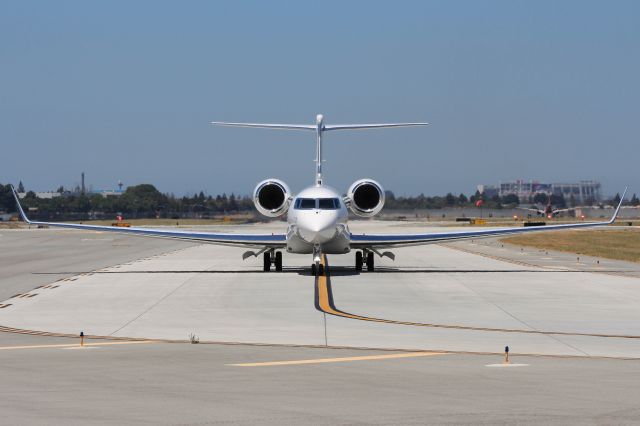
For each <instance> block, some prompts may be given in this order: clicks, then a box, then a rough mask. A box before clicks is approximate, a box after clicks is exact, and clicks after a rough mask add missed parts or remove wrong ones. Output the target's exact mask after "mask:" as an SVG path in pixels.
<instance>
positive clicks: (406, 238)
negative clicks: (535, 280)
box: [351, 188, 627, 248]
mask: <svg viewBox="0 0 640 426" xmlns="http://www.w3.org/2000/svg"><path fill="white" fill-rule="evenodd" d="M626 193H627V188H625V189H624V193H623V194H622V197H621V199H620V203H619V204H618V207H616V210H615V212H614V213H613V216H611V219H609V220H608V221H606V222H587V223H567V224H561V225H549V226H540V227H537V226H536V227H527V228H525V227H522V228H498V229H486V230H474V231H455V232H434V233H428V234H351V247H352V248H386V247H401V246H411V245H422V244H432V243H440V242H445V241H455V240H462V239H469V238H489V237H496V236H502V235H513V234H525V233H531V232H550V231H559V230H567V229H581V228H593V227H598V226H604V225H609V224H611V223H613V222H614V221H615V220H616V217H617V216H618V212H619V211H620V207H621V206H622V201H623V200H624V196H625V195H626Z"/></svg>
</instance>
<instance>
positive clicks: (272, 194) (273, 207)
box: [253, 179, 292, 217]
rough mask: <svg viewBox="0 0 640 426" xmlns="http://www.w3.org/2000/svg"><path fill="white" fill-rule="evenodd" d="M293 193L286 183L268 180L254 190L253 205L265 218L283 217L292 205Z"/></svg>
mask: <svg viewBox="0 0 640 426" xmlns="http://www.w3.org/2000/svg"><path fill="white" fill-rule="evenodd" d="M291 199H292V197H291V191H289V187H288V186H287V184H286V183H284V182H283V181H281V180H279V179H266V180H263V181H262V182H260V183H259V184H258V185H256V189H254V190H253V203H254V204H255V205H256V209H257V210H258V211H259V212H260V213H262V214H263V215H265V216H269V217H278V216H282V215H283V214H285V213H286V212H287V210H288V209H289V205H290V204H291Z"/></svg>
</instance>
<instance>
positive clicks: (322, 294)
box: [314, 255, 640, 339]
mask: <svg viewBox="0 0 640 426" xmlns="http://www.w3.org/2000/svg"><path fill="white" fill-rule="evenodd" d="M321 263H322V264H323V265H324V271H325V274H324V275H320V276H316V279H315V296H314V298H315V307H316V309H317V310H319V311H320V312H324V313H325V314H329V315H333V316H337V317H342V318H349V319H354V320H359V321H370V322H377V323H384V324H396V325H407V326H412V327H428V328H445V329H453V330H471V331H485V332H494V333H521V334H540V335H547V336H548V335H551V336H586V337H604V338H615V339H640V336H639V335H624V334H604V333H578V332H567V331H544V330H526V329H517V328H491V327H472V326H466V325H456V324H436V323H421V322H410V321H396V320H388V319H383V318H374V317H366V316H362V315H357V314H352V313H349V312H345V311H343V310H340V309H338V308H337V307H336V305H335V302H334V299H333V291H332V289H331V271H330V268H329V263H328V261H327V256H326V255H323V256H322V259H321Z"/></svg>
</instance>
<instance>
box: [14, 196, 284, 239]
mask: <svg viewBox="0 0 640 426" xmlns="http://www.w3.org/2000/svg"><path fill="white" fill-rule="evenodd" d="M11 190H12V191H13V196H14V198H15V199H16V205H17V206H18V211H19V212H20V216H21V217H22V220H24V221H25V222H27V223H28V224H29V225H44V226H52V227H57V228H73V229H84V230H90V231H104V232H117V233H119V234H129V235H139V236H143V237H159V238H170V239H175V240H186V241H196V242H200V243H209V244H219V245H227V246H237V247H252V248H264V247H269V248H282V247H285V246H286V240H287V238H286V234H231V233H212V232H193V231H178V230H164V229H152V228H136V227H132V228H120V227H115V226H101V225H84V224H77V223H60V222H39V221H34V220H29V218H28V217H27V215H26V214H25V212H24V210H23V209H22V206H21V205H20V200H19V199H18V194H17V193H16V190H15V188H14V187H13V186H12V187H11Z"/></svg>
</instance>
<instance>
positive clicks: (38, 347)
mask: <svg viewBox="0 0 640 426" xmlns="http://www.w3.org/2000/svg"><path fill="white" fill-rule="evenodd" d="M143 343H156V342H154V341H152V340H136V341H132V342H98V343H85V344H84V345H82V346H112V345H138V344H143ZM82 346H80V344H79V343H66V344H57V345H27V346H0V351H9V350H15V349H46V348H73V347H82Z"/></svg>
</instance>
